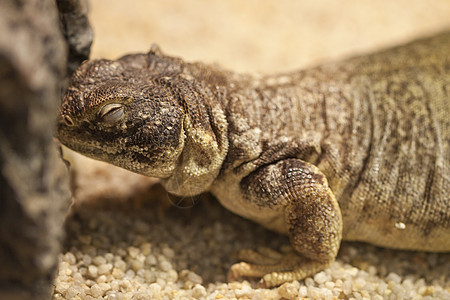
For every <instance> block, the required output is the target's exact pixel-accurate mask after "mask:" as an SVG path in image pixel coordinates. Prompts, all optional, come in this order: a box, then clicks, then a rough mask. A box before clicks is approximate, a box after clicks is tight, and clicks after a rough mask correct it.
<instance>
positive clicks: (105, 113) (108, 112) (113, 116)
mask: <svg viewBox="0 0 450 300" xmlns="http://www.w3.org/2000/svg"><path fill="white" fill-rule="evenodd" d="M123 112H124V109H123V105H122V104H118V103H111V104H106V105H105V106H103V107H102V109H100V111H99V112H98V115H99V117H100V118H102V121H104V122H106V123H115V122H117V121H119V120H120V119H121V118H122V117H123Z"/></svg>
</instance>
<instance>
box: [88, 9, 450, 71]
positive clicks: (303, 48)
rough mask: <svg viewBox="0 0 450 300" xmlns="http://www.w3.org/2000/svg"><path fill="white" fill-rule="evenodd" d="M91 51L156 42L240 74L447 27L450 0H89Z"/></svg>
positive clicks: (108, 53)
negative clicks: (91, 31)
mask: <svg viewBox="0 0 450 300" xmlns="http://www.w3.org/2000/svg"><path fill="white" fill-rule="evenodd" d="M89 3H90V21H91V23H92V26H93V29H94V34H95V37H94V44H93V48H92V50H93V52H92V57H93V58H98V57H105V58H116V57H118V56H121V55H122V54H124V53H127V52H143V51H147V50H148V49H149V48H150V45H151V43H153V42H155V43H157V44H159V45H160V46H161V47H162V50H163V51H165V52H166V53H168V54H171V55H177V56H181V57H183V58H185V59H187V60H202V61H205V62H213V63H219V64H220V65H222V66H223V67H226V68H228V69H232V70H235V71H240V72H264V73H270V72H280V71H286V70H292V69H297V68H299V67H302V66H306V65H310V64H314V63H318V62H320V61H324V60H331V59H334V58H340V57H346V56H349V55H354V54H357V53H364V52H368V51H372V50H374V49H378V48H382V47H388V46H391V45H395V44H399V43H402V42H405V41H408V40H411V39H413V38H415V37H420V36H424V35H429V34H432V33H434V32H438V31H442V30H444V29H445V28H447V29H449V28H450V1H448V0H433V1H418V0H396V1H391V0H379V1H361V0H341V1H334V0H323V1H316V0H302V1H292V0H276V1H274V0H246V1H242V0H227V1H211V0H194V1H185V0H171V1H165V0H152V1H148V0H133V1H120V0H119V1H112V0H95V1H90V2H89Z"/></svg>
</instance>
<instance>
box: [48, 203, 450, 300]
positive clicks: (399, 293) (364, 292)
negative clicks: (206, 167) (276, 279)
mask: <svg viewBox="0 0 450 300" xmlns="http://www.w3.org/2000/svg"><path fill="white" fill-rule="evenodd" d="M162 198H164V197H162ZM203 198H205V199H197V200H195V201H194V202H193V203H194V204H195V205H193V206H192V207H191V205H188V208H178V207H174V206H168V205H167V203H165V202H164V201H161V200H158V199H157V200H156V201H155V199H141V202H139V203H138V202H136V201H134V202H133V203H134V205H133V206H132V207H130V205H127V203H126V202H115V201H112V200H103V201H99V200H97V201H84V202H81V203H75V205H74V206H73V208H72V213H71V215H70V216H69V217H68V219H67V222H66V229H67V231H68V237H67V240H66V244H65V250H64V252H63V253H62V254H61V255H60V257H59V268H58V271H57V276H56V279H55V283H54V285H55V289H54V295H53V299H108V300H121V299H302V298H311V299H450V278H449V270H450V255H449V254H427V253H415V252H406V251H393V250H387V249H381V248H377V247H373V246H370V245H366V244H362V243H343V245H342V247H341V250H340V253H339V256H338V258H337V261H336V262H335V263H333V264H332V265H331V267H330V268H328V269H326V270H324V271H322V272H319V273H317V274H315V275H314V276H313V277H309V278H306V279H305V280H303V281H294V282H290V283H285V284H283V285H281V286H280V287H278V288H273V289H260V288H257V282H256V281H251V280H250V281H249V280H243V281H241V282H231V283H227V281H226V274H227V270H228V268H229V266H230V265H231V264H232V263H233V262H234V260H233V253H235V252H236V251H237V250H239V249H243V248H256V247H261V246H269V247H273V248H279V247H281V246H283V245H285V244H287V243H288V240H287V239H286V237H283V236H280V235H277V234H275V233H272V232H269V231H266V230H264V229H263V228H261V227H260V226H258V225H256V224H253V223H251V222H249V221H247V220H244V219H242V218H240V217H238V216H235V215H233V214H231V213H230V212H228V211H226V210H225V209H223V208H222V207H221V206H220V205H219V204H218V203H216V201H215V200H213V199H208V197H203ZM189 201H191V200H188V203H190V202H189Z"/></svg>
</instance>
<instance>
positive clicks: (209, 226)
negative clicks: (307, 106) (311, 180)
mask: <svg viewBox="0 0 450 300" xmlns="http://www.w3.org/2000/svg"><path fill="white" fill-rule="evenodd" d="M90 8H91V16H90V18H91V22H92V25H93V27H94V32H95V42H94V45H93V48H92V57H93V58H99V57H104V58H116V57H119V56H121V55H123V54H125V53H130V52H145V51H147V50H148V49H149V48H150V45H151V44H152V43H157V44H159V45H160V46H161V48H162V49H163V51H165V52H166V53H169V54H172V55H177V56H181V57H183V58H185V59H186V60H201V61H204V62H210V63H218V64H220V65H222V66H223V67H226V68H229V69H232V70H235V71H239V72H252V73H253V72H263V73H273V72H281V71H287V70H293V69H297V68H300V67H304V66H308V65H311V64H315V63H318V62H322V61H327V60H332V59H338V58H342V57H347V56H351V55H355V54H358V53H365V52H369V51H373V50H375V49H379V48H383V47H388V46H390V45H395V44H399V43H402V42H404V41H408V40H411V39H413V38H415V37H419V36H424V35H429V34H432V33H434V32H438V31H441V30H443V29H449V28H450V18H449V17H448V16H450V2H449V1H407V0H401V1H400V0H399V1H376V2H374V1H372V2H369V1H359V0H345V1H330V0H328V1H313V0H311V1H288V0H277V1H256V0H254V1H239V0H236V1H234V0H233V1H207V0H202V1H200V0H197V1H181V0H179V1H163V0H158V1H148V0H139V1H137V0H133V1H119V0H117V1H113V0H94V1H91V2H90ZM67 155H68V157H69V158H70V160H71V161H72V166H73V168H72V173H73V175H74V177H73V188H74V195H75V204H74V207H73V211H72V214H71V215H70V216H69V218H68V221H67V230H68V237H67V241H66V244H65V248H64V252H63V254H61V257H60V267H59V270H58V276H57V278H56V280H55V293H54V299H110V300H111V299H151V298H153V299H280V298H282V297H284V298H286V299H297V298H307V297H309V298H324V299H336V298H344V299H351V298H354V299H364V298H365V299H370V298H374V299H383V298H384V299H401V298H408V297H410V298H423V299H433V298H434V299H444V298H445V297H448V298H449V299H450V274H449V271H448V270H450V265H449V261H450V256H449V255H448V254H424V253H408V252H402V251H391V250H384V249H379V248H376V247H372V246H369V245H363V244H358V243H344V244H343V246H342V248H341V251H340V254H339V257H338V259H337V261H336V263H334V264H333V265H332V266H331V267H330V268H329V269H327V270H326V271H324V272H321V273H319V274H318V275H316V276H314V277H313V278H309V279H306V280H305V281H300V282H293V283H291V284H287V285H284V286H282V287H280V288H278V289H277V288H276V289H268V290H264V289H254V287H255V286H254V285H253V283H252V282H248V281H244V282H239V283H231V284H226V272H227V269H228V267H229V266H230V265H231V263H233V262H234V261H233V258H232V254H233V252H234V251H237V250H239V249H242V248H245V247H252V248H253V247H257V246H273V247H279V246H281V245H283V244H286V243H287V240H286V239H285V237H281V236H278V235H276V234H273V233H270V232H268V231H265V230H263V229H262V228H260V227H259V226H258V225H255V224H252V223H250V222H248V221H246V220H243V219H241V218H239V217H236V216H233V215H232V214H230V213H228V212H227V211H225V210H224V209H223V208H221V207H220V206H219V205H218V204H217V203H216V202H215V201H214V200H203V201H200V200H199V199H195V200H191V199H186V200H185V202H184V203H183V206H185V207H186V208H184V209H181V208H176V207H175V206H174V205H172V204H173V203H172V204H171V201H170V200H169V199H168V198H167V195H166V194H165V193H164V192H163V191H161V189H160V188H159V187H158V186H154V183H155V180H153V179H149V178H145V177H143V176H139V175H135V174H131V173H128V172H127V171H123V170H119V169H117V168H115V167H112V166H108V165H105V164H102V163H96V162H93V161H91V160H87V159H84V158H82V157H80V156H78V155H75V154H71V153H69V154H67ZM174 201H177V200H174V199H172V202H174ZM192 201H193V202H192Z"/></svg>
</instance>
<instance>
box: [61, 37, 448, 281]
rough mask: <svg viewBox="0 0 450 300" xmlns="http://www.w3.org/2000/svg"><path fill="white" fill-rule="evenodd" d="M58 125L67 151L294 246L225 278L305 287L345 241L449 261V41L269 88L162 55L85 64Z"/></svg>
mask: <svg viewBox="0 0 450 300" xmlns="http://www.w3.org/2000/svg"><path fill="white" fill-rule="evenodd" d="M58 126H59V127H58V137H59V139H60V141H61V142H62V143H63V144H65V145H67V146H68V147H69V148H72V149H74V150H76V151H78V152H80V153H82V154H84V155H86V156H90V157H92V158H95V159H99V160H103V161H106V162H110V163H112V164H115V165H118V166H120V167H123V168H126V169H129V170H131V171H134V172H137V173H141V174H144V175H148V176H154V177H159V178H162V180H163V183H164V185H165V187H166V188H167V190H168V191H169V192H172V193H175V194H178V195H185V196H187V195H195V194H199V193H202V192H206V191H210V192H211V193H212V194H214V195H215V196H216V197H217V199H218V200H219V201H220V202H221V203H222V204H223V205H224V206H225V207H227V208H228V209H230V210H231V211H233V212H235V213H237V214H239V215H241V216H244V217H246V218H249V219H251V220H254V221H256V222H258V223H260V224H262V225H264V226H266V227H267V228H270V229H272V230H275V231H278V232H281V233H285V234H288V235H289V237H290V240H291V244H292V247H293V250H292V251H291V252H286V253H281V254H279V253H274V252H273V251H268V250H263V251H261V252H259V253H258V252H254V251H243V252H242V253H241V257H242V259H244V260H246V261H248V262H250V263H244V262H243V263H239V264H236V265H234V266H233V267H232V268H231V272H230V279H235V278H237V277H241V276H256V277H262V284H263V285H265V286H273V285H278V284H281V283H283V282H285V281H289V280H293V279H302V278H304V277H306V276H310V275H312V274H314V273H315V272H317V271H319V270H322V269H323V268H325V267H326V266H328V265H329V264H330V263H331V262H333V261H334V259H335V256H336V254H337V251H338V249H339V244H340V242H341V240H342V239H344V240H355V241H356V240H357V241H365V242H369V243H373V244H375V245H379V246H383V247H390V248H397V249H410V250H422V251H435V252H444V251H450V199H449V198H450V196H449V191H450V171H449V157H450V151H449V147H450V33H443V34H440V35H437V36H435V37H432V38H429V39H424V40H420V41H416V42H413V43H410V44H407V45H405V46H401V47H398V48H393V49H390V50H387V51H383V52H380V53H376V54H372V55H367V56H361V57H356V58H352V59H348V60H345V61H342V62H337V63H330V64H325V65H322V66H319V67H315V68H311V69H307V70H303V71H299V72H293V73H288V74H281V75H275V76H259V77H257V76H249V75H240V74H235V73H232V72H228V71H224V70H222V69H220V68H218V67H214V66H209V65H205V64H201V63H186V62H184V61H182V60H181V59H178V58H173V57H169V56H166V55H164V54H163V53H161V51H160V50H159V49H158V48H157V47H153V48H152V50H150V52H149V53H147V54H135V55H128V56H124V57H122V58H120V59H118V60H116V61H110V60H93V61H89V62H86V63H84V64H83V65H82V66H81V67H80V68H79V69H78V70H77V72H76V73H75V74H74V76H73V77H72V79H71V83H70V87H69V89H68V91H67V93H66V95H65V97H64V102H63V104H62V107H61V111H60V115H59V125H58Z"/></svg>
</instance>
